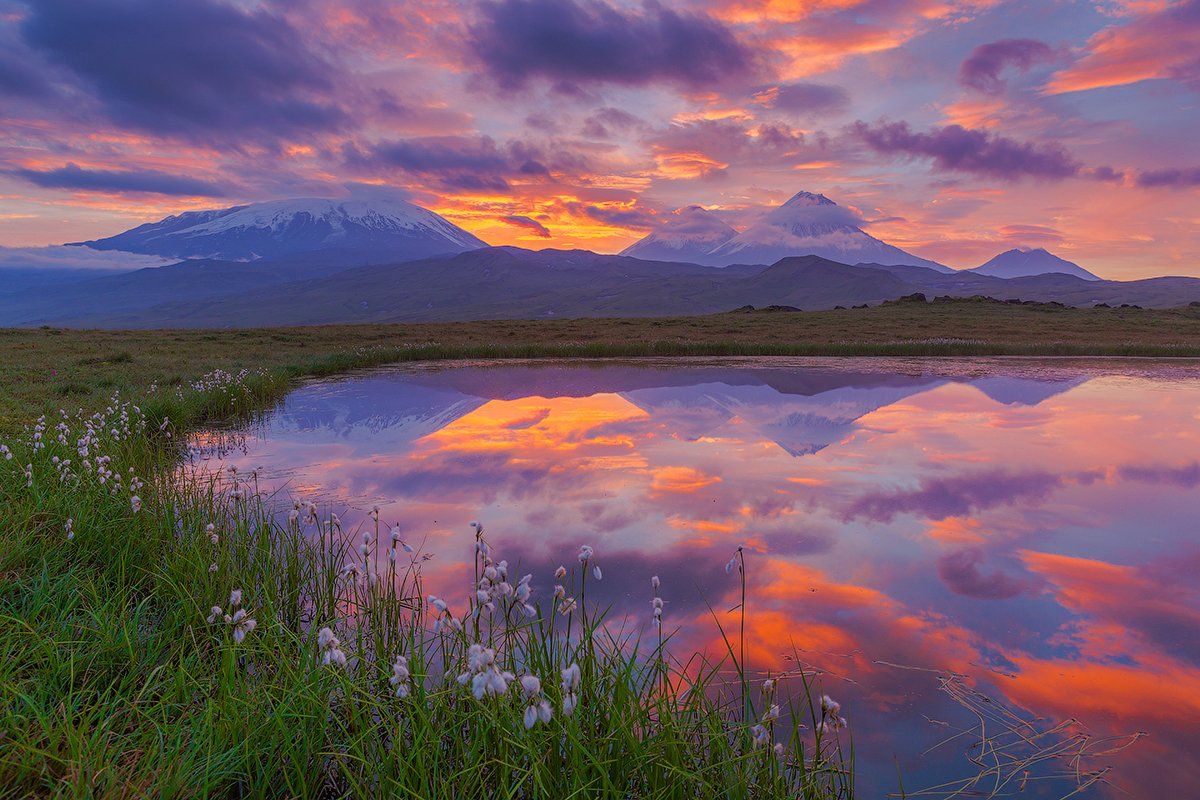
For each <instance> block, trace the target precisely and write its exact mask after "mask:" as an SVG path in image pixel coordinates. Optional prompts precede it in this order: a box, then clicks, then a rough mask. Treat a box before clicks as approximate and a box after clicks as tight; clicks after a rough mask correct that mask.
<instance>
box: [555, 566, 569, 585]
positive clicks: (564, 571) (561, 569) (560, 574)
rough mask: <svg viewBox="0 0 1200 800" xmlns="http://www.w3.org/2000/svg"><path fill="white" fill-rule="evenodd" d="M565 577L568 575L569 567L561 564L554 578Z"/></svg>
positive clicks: (558, 579) (560, 578)
mask: <svg viewBox="0 0 1200 800" xmlns="http://www.w3.org/2000/svg"><path fill="white" fill-rule="evenodd" d="M565 577H567V568H566V567H564V566H562V565H561V564H560V565H559V567H558V569H556V570H554V580H556V581H561V580H562V579H563V578H565Z"/></svg>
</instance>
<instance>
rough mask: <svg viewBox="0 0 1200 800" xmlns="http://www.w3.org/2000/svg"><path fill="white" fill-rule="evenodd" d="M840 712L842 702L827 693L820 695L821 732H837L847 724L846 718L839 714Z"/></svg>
mask: <svg viewBox="0 0 1200 800" xmlns="http://www.w3.org/2000/svg"><path fill="white" fill-rule="evenodd" d="M841 713H842V704H841V703H839V702H838V701H836V700H834V699H833V698H832V697H830V696H829V695H827V694H823V695H821V725H820V730H821V732H822V733H837V732H838V731H839V730H840V729H842V728H845V727H847V726H848V725H849V723H848V722H846V718H845V717H843V716H839V715H840V714H841Z"/></svg>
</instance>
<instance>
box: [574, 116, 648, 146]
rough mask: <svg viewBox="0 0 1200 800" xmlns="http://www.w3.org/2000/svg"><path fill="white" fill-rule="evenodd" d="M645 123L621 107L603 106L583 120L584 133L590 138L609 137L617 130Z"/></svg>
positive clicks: (628, 128) (625, 129)
mask: <svg viewBox="0 0 1200 800" xmlns="http://www.w3.org/2000/svg"><path fill="white" fill-rule="evenodd" d="M643 124H644V123H643V122H642V121H641V120H640V119H638V118H637V117H635V116H634V115H633V114H630V113H629V112H627V111H622V110H621V109H619V108H601V109H598V110H597V111H596V112H595V113H594V114H592V115H591V116H589V117H588V118H587V119H585V120H584V121H583V129H582V131H581V132H582V133H583V135H584V136H586V137H588V138H590V139H609V138H612V137H613V136H614V135H615V134H616V133H617V132H620V131H627V130H630V129H632V128H637V127H641V126H642V125H643Z"/></svg>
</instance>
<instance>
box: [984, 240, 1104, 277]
mask: <svg viewBox="0 0 1200 800" xmlns="http://www.w3.org/2000/svg"><path fill="white" fill-rule="evenodd" d="M970 271H971V272H978V273H979V274H980V275H991V276H992V277H994V278H1026V277H1029V276H1031V275H1046V274H1049V273H1054V272H1061V273H1063V274H1065V275H1074V276H1075V277H1076V278H1083V279H1084V280H1085V281H1098V280H1100V277H1099V276H1097V275H1093V274H1092V273H1090V272H1088V271H1087V270H1086V269H1084V268H1083V267H1081V266H1079V265H1078V264H1075V263H1073V262H1071V261H1067V260H1066V259H1065V258H1059V257H1058V256H1056V255H1054V254H1053V253H1051V252H1049V251H1047V250H1045V249H1044V248H1041V247H1038V248H1035V249H1032V250H1021V249H1013V250H1006V251H1005V252H1003V253H1001V254H1000V255H998V256H996V257H995V258H993V259H992V260H991V261H988V262H987V263H986V264H981V265H980V266H978V267H975V269H973V270H970Z"/></svg>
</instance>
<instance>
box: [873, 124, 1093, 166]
mask: <svg viewBox="0 0 1200 800" xmlns="http://www.w3.org/2000/svg"><path fill="white" fill-rule="evenodd" d="M852 132H853V135H854V136H856V137H857V138H858V139H859V140H860V141H862V142H863V143H865V144H866V145H867V146H868V147H869V148H871V149H872V150H874V151H875V152H877V153H881V154H883V155H898V156H904V157H906V158H913V159H915V158H926V159H930V160H931V161H932V162H933V166H934V168H935V169H937V170H941V171H948V172H967V173H972V174H975V175H986V176H988V177H993V178H1001V179H1004V180H1016V179H1018V178H1022V177H1031V178H1042V179H1062V178H1070V177H1074V176H1076V175H1078V174H1079V173H1080V170H1082V169H1083V165H1082V164H1081V163H1080V162H1079V161H1077V160H1075V158H1073V157H1072V156H1071V154H1070V153H1068V152H1067V150H1066V148H1064V147H1063V146H1062V145H1059V144H1056V143H1053V142H1047V143H1044V144H1035V143H1032V142H1020V141H1017V140H1015V139H1009V138H1008V137H1006V136H1001V135H999V134H993V133H988V132H986V131H977V130H970V129H968V128H964V127H962V126H961V125H947V126H945V127H943V128H934V129H932V130H930V131H928V132H925V133H921V132H918V131H914V130H912V128H910V127H909V125H908V123H907V122H879V123H877V124H875V125H869V124H867V123H865V122H862V121H859V122H857V123H855V124H854V126H853V128H852Z"/></svg>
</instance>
